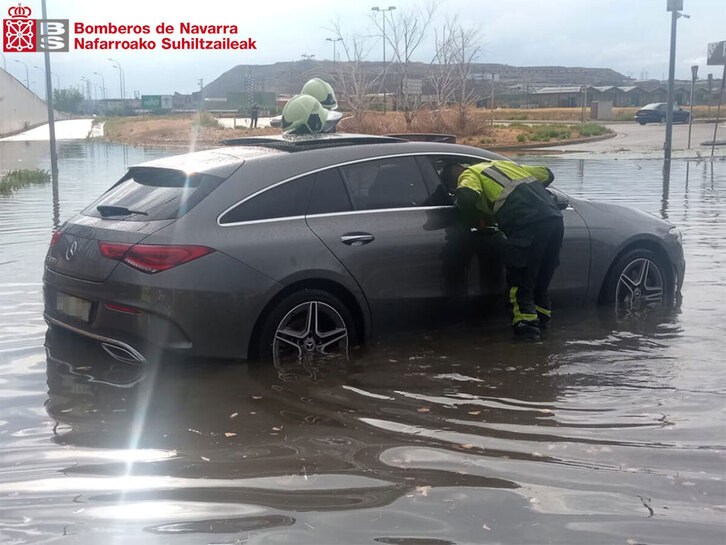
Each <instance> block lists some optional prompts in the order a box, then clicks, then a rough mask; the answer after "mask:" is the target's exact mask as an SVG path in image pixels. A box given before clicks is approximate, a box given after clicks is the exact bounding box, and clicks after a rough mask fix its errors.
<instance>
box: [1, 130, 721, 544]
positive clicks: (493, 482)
mask: <svg viewBox="0 0 726 545" xmlns="http://www.w3.org/2000/svg"><path fill="white" fill-rule="evenodd" d="M8 144H12V145H11V146H6V145H5V144H2V145H0V164H2V165H16V164H17V163H18V162H19V161H20V160H21V159H23V160H27V161H32V160H34V159H33V158H35V159H37V166H39V167H41V168H47V167H44V163H43V161H44V159H43V155H42V152H41V151H39V150H38V151H37V156H36V155H34V153H36V151H34V150H35V148H34V147H33V146H30V147H29V146H27V145H26V144H25V143H8ZM42 145H43V150H47V146H45V145H44V144H42ZM167 153H169V152H165V151H158V152H154V151H143V150H138V149H134V148H124V147H121V146H113V145H105V144H103V145H102V144H97V143H86V142H77V143H63V145H61V146H60V149H59V155H60V157H61V165H60V166H61V176H60V179H59V183H58V186H59V190H58V195H57V198H55V195H54V193H53V190H52V187H51V186H48V187H32V188H25V189H23V190H22V191H20V192H16V193H15V194H14V195H13V196H12V197H11V198H3V199H0V253H1V257H0V267H2V269H0V272H2V275H0V296H1V297H0V395H2V396H3V403H2V404H0V438H1V439H0V440H1V441H2V445H3V467H2V469H1V470H0V502H2V510H1V511H0V513H1V514H0V526H1V527H2V533H3V537H6V536H7V539H10V540H15V541H19V542H30V541H42V542H47V541H50V540H53V539H59V540H63V539H65V540H68V542H70V543H98V542H100V541H111V542H121V543H125V542H131V541H133V542H138V543H177V542H178V543H212V542H213V543H242V542H249V543H262V542H264V543H391V544H401V545H403V544H409V545H424V544H445V543H484V542H496V543H513V544H514V543H516V544H522V543H542V542H552V543H628V542H634V543H661V542H662V543H679V544H682V543H694V544H695V543H698V544H702V543H721V542H723V537H724V532H725V531H726V525H724V522H723V505H726V491H725V489H724V486H723V478H724V476H723V453H724V452H725V451H726V445H724V444H723V437H724V436H725V434H726V430H725V429H724V425H723V410H724V405H725V403H724V399H726V372H724V367H723V365H722V359H723V357H722V354H723V346H722V345H723V341H722V335H721V323H722V321H721V320H720V319H719V317H720V316H721V315H722V314H723V311H722V308H721V307H722V305H721V303H720V301H722V300H723V299H724V297H725V296H726V267H724V263H723V255H724V252H725V251H726V248H725V247H724V244H725V243H724V237H723V232H724V219H723V212H722V211H723V209H724V204H726V202H725V199H726V193H725V192H724V181H726V170H725V167H726V163H724V162H723V161H717V162H715V163H714V162H707V161H704V162H701V163H698V162H695V163H693V164H690V163H685V162H679V161H674V162H673V163H672V165H671V177H670V180H669V185H668V187H667V191H664V179H663V176H662V171H661V167H662V162H660V161H637V160H627V161H587V165H586V164H585V162H584V161H579V160H576V161H573V160H569V159H561V160H548V162H549V164H550V166H551V167H552V168H553V169H554V170H555V172H556V173H557V185H558V187H559V188H560V189H562V190H564V191H567V192H569V193H570V194H572V195H573V196H577V197H586V198H594V199H598V200H606V201H612V202H619V203H623V204H629V205H631V206H636V207H638V208H641V209H643V210H646V211H648V212H651V213H655V214H658V213H661V214H667V215H668V216H669V219H670V220H671V221H673V222H674V223H676V224H678V225H680V226H681V227H682V229H683V231H684V247H685V252H686V259H687V262H688V270H687V274H686V284H685V285H684V287H683V306H682V307H681V309H680V310H679V312H678V313H677V314H675V315H669V316H660V317H659V316H653V317H651V318H647V319H634V320H626V321H614V320H613V319H612V318H611V317H610V316H609V315H608V314H607V313H602V312H597V311H578V312H575V311H566V312H562V311H560V312H558V313H557V315H556V323H555V325H554V327H553V329H552V331H551V332H550V333H549V334H548V336H547V338H546V339H544V340H543V341H542V342H540V343H531V344H524V345H516V344H513V343H512V342H511V340H510V338H509V331H508V329H507V328H506V327H505V326H501V324H499V323H498V322H493V323H492V324H484V325H477V326H469V327H451V328H448V329H440V330H437V331H430V332H427V333H419V334H411V335H409V336H406V337H399V338H397V339H389V340H386V341H385V342H379V341H374V342H372V343H371V344H370V345H369V346H368V347H367V348H366V349H364V350H362V351H357V352H355V353H354V354H353V356H352V359H351V361H350V362H347V363H341V362H325V363H321V364H319V365H317V366H315V367H313V368H308V369H295V368H292V369H285V370H283V371H280V370H276V369H274V368H273V367H267V366H248V365H244V364H233V363H225V362H214V361H186V362H185V361H179V360H175V359H169V358H167V359H164V360H163V361H157V362H154V363H153V364H150V365H148V366H143V367H136V366H132V365H128V364H122V363H118V362H116V361H114V360H111V359H110V358H109V357H108V356H107V355H106V354H105V353H104V352H103V351H102V350H101V349H100V348H99V347H98V346H97V345H95V344H94V343H91V342H88V341H85V340H81V339H77V338H74V337H71V336H68V335H64V334H60V335H59V334H56V333H55V332H50V333H48V335H47V338H46V327H45V324H44V323H43V321H42V318H41V312H42V298H41V285H40V278H41V275H42V263H43V255H44V253H45V250H46V246H47V243H48V238H49V235H50V233H49V231H50V228H51V227H52V226H53V224H54V223H55V222H56V221H57V218H59V219H60V221H63V220H64V219H65V218H67V217H69V216H70V215H71V214H73V213H74V212H76V211H77V210H79V209H80V208H82V207H83V206H85V205H86V204H87V203H88V201H89V200H91V199H93V198H94V197H95V196H97V195H98V194H99V193H100V192H102V191H103V190H104V189H106V188H107V187H108V186H109V185H110V184H111V183H112V182H114V181H115V180H116V179H117V178H118V177H119V176H120V175H121V174H122V172H123V170H124V168H125V167H126V166H127V165H128V164H133V163H138V162H141V161H143V160H147V159H150V158H152V157H154V156H159V155H163V154H167ZM524 160H526V159H524ZM33 166H36V164H33ZM691 167H693V168H694V174H693V175H691V174H690V168H691ZM12 168H15V166H13V167H12ZM51 203H52V204H53V211H52V213H51V212H50V210H49V207H50V204H51ZM56 209H57V210H58V212H56ZM44 343H45V345H46V347H47V355H46V354H45V352H44V348H43V345H44ZM64 536H66V537H64Z"/></svg>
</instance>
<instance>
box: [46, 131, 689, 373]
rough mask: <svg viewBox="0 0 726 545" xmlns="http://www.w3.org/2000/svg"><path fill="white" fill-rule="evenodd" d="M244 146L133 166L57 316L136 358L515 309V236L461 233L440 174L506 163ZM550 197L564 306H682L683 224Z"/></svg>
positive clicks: (107, 198) (406, 151)
mask: <svg viewBox="0 0 726 545" xmlns="http://www.w3.org/2000/svg"><path fill="white" fill-rule="evenodd" d="M234 144H235V145H231V146H228V147H225V148H222V149H217V150H210V151H203V152H198V153H191V154H187V155H181V156H176V157H169V158H165V159H160V160H155V161H151V162H148V163H144V164H142V165H140V166H136V167H132V168H131V169H129V171H128V173H127V174H126V175H125V176H123V177H122V178H121V180H119V182H117V183H116V184H115V185H113V186H112V187H111V188H110V189H109V190H108V191H107V192H105V193H104V194H103V195H101V197H100V198H99V199H98V200H96V201H95V202H94V203H93V204H91V205H90V206H89V207H88V208H86V209H85V210H83V211H82V212H81V213H80V214H77V215H76V216H74V217H72V218H71V219H69V220H68V221H66V222H65V223H64V224H63V225H62V226H61V228H60V229H59V230H58V231H57V232H56V233H54V235H53V237H52V241H51V245H50V248H49V250H48V254H47V258H46V262H45V274H44V278H43V282H44V296H45V319H46V321H47V322H48V323H49V324H50V325H51V326H57V327H60V328H65V329H67V330H71V331H74V332H76V333H78V334H81V335H85V336H88V337H92V338H94V339H96V340H98V341H100V342H101V343H102V345H103V346H104V348H105V349H106V350H107V351H108V352H109V353H111V354H112V355H113V356H114V357H116V358H117V359H122V360H127V361H139V362H140V361H144V360H145V359H146V358H148V356H149V354H153V353H154V352H155V351H158V350H172V351H180V352H183V353H187V354H192V355H203V356H209V357H223V358H241V359H246V358H253V357H263V358H268V357H272V358H273V359H275V360H277V361H279V360H280V359H282V358H284V357H287V356H292V357H293V358H297V357H298V356H299V355H305V354H316V353H331V352H336V353H338V352H341V351H345V350H347V347H348V346H351V345H355V344H358V343H361V342H363V341H364V340H365V339H367V338H369V337H370V336H372V335H375V336H378V335H381V334H383V333H387V332H390V331H392V330H395V329H400V328H402V327H403V328H408V327H413V326H415V325H417V324H423V323H430V321H431V320H432V319H438V321H439V322H441V321H443V322H447V321H448V322H451V321H453V320H455V319H460V318H461V317H463V316H470V315H479V314H482V313H485V312H488V311H489V310H490V309H503V305H502V304H499V302H500V301H501V295H502V294H503V293H504V292H505V281H504V274H503V263H502V248H503V246H502V242H503V235H502V234H501V233H500V232H499V231H498V230H497V229H496V228H495V227H491V226H490V227H481V228H477V229H472V228H470V227H468V226H464V225H462V223H461V221H460V218H459V216H458V214H457V210H456V209H455V207H454V205H453V201H452V198H451V195H450V193H449V190H448V189H447V188H446V187H444V185H443V184H442V182H441V178H440V173H441V170H442V168H443V167H444V166H445V164H446V163H447V162H451V161H455V162H460V163H468V164H472V163H476V162H479V161H481V160H486V159H503V158H502V157H501V156H499V155H496V154H493V153H490V152H487V151H484V150H482V149H479V148H473V147H468V146H461V145H456V144H447V143H439V142H409V141H406V140H404V139H402V138H395V137H374V136H356V135H345V134H329V135H320V136H316V137H299V138H297V139H295V140H289V139H285V138H283V137H263V138H248V139H241V140H239V141H236V142H234ZM550 191H551V193H552V196H553V199H555V200H556V202H557V203H558V204H559V206H560V208H561V209H562V210H563V213H564V218H565V240H564V245H563V249H562V253H561V264H560V267H559V268H558V270H557V273H556V275H555V278H554V280H553V282H552V286H551V291H552V296H553V299H554V301H555V303H556V304H558V305H565V304H569V305H578V306H584V305H595V304H597V303H598V302H600V303H607V304H611V305H614V306H615V308H616V310H619V311H624V312H633V311H638V310H639V309H644V308H646V307H650V306H664V305H667V304H669V303H670V302H671V301H672V299H673V298H674V296H675V294H676V293H677V291H678V290H679V287H680V286H681V284H682V280H683V275H684V268H685V263H684V259H683V252H682V248H681V243H680V232H679V231H678V229H677V228H676V227H674V226H672V225H670V224H669V223H667V222H665V221H662V220H660V219H658V218H656V217H654V216H651V215H649V214H646V213H643V212H640V211H637V210H634V209H630V208H626V207H623V206H617V205H613V204H603V203H595V202H589V201H586V200H579V199H574V198H568V197H567V196H566V195H565V194H564V193H562V192H560V191H558V190H556V189H554V188H550Z"/></svg>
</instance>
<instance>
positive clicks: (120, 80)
mask: <svg viewBox="0 0 726 545" xmlns="http://www.w3.org/2000/svg"><path fill="white" fill-rule="evenodd" d="M108 60H110V61H111V62H114V63H116V64H114V65H113V66H114V68H118V85H119V91H120V92H121V112H122V113H124V114H125V113H126V102H125V101H124V99H125V98H126V92H125V91H126V90H125V89H124V87H125V86H126V82H125V81H124V80H125V78H124V71H123V68H121V63H119V62H118V61H117V60H116V59H112V58H111V57H109V58H108Z"/></svg>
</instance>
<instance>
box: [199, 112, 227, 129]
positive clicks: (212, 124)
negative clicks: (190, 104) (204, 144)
mask: <svg viewBox="0 0 726 545" xmlns="http://www.w3.org/2000/svg"><path fill="white" fill-rule="evenodd" d="M192 125H195V126H197V127H206V128H209V129H221V128H222V125H220V123H219V121H218V120H217V118H216V117H214V116H213V115H212V114H210V113H209V112H198V113H196V114H195V115H194V117H193V118H192Z"/></svg>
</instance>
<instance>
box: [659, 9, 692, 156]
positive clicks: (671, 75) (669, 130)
mask: <svg viewBox="0 0 726 545" xmlns="http://www.w3.org/2000/svg"><path fill="white" fill-rule="evenodd" d="M682 9H683V0H668V3H667V11H670V12H671V54H670V62H669V63H668V105H667V106H666V107H667V108H668V111H666V135H665V143H664V145H663V149H664V159H665V161H666V168H668V169H669V170H670V160H671V145H672V141H673V99H674V96H673V92H674V91H673V88H674V79H675V72H676V21H678V18H679V17H686V18H687V19H688V18H690V16H689V15H686V14H682V13H679V12H680V10H682Z"/></svg>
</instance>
